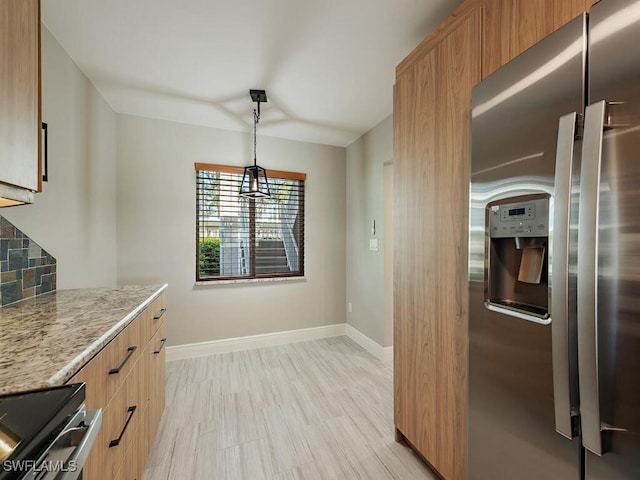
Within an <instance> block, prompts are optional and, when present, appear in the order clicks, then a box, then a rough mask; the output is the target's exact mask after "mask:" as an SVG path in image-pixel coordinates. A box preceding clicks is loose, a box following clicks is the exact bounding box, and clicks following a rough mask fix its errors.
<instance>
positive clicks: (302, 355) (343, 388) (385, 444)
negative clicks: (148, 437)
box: [143, 337, 436, 480]
mask: <svg viewBox="0 0 640 480" xmlns="http://www.w3.org/2000/svg"><path fill="white" fill-rule="evenodd" d="M392 373H393V372H392V364H391V363H382V362H380V361H379V360H377V359H375V358H374V357H372V356H371V355H369V354H368V353H367V352H365V351H364V350H363V349H362V348H360V347H359V346H358V345H357V344H355V343H354V342H353V341H351V340H350V339H349V338H347V337H334V338H329V339H323V340H316V341H311V342H303V343H296V344H291V345H285V346H279V347H271V348H262V349H257V350H250V351H245V352H235V353H227V354H221V355H212V356H209V357H202V358H197V359H189V360H180V361H175V362H169V363H168V364H167V406H166V409H165V412H164V415H163V418H162V423H161V425H160V429H159V431H158V435H157V437H156V440H155V443H154V445H153V448H152V450H151V454H150V457H149V460H148V462H147V468H146V470H145V472H144V477H143V480H163V479H181V480H182V479H185V480H186V479H198V480H199V479H220V480H223V479H227V480H231V479H239V480H259V479H274V480H275V479H278V480H285V479H286V480H290V479H292V480H293V479H332V480H333V479H340V480H343V479H374V480H385V479H411V480H414V479H435V478H436V477H435V476H434V475H433V474H432V473H431V472H430V471H429V470H428V469H427V467H426V466H424V465H423V464H422V462H421V461H420V460H419V459H418V458H417V456H416V455H415V454H414V453H413V452H412V451H411V450H409V449H408V448H406V447H404V446H402V445H400V444H398V443H396V442H395V441H394V426H393V387H392V384H393V382H392Z"/></svg>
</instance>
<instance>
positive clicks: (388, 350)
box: [345, 325, 393, 362]
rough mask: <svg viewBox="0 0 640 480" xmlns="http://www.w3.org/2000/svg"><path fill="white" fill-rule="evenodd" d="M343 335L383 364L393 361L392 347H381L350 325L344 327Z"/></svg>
mask: <svg viewBox="0 0 640 480" xmlns="http://www.w3.org/2000/svg"><path fill="white" fill-rule="evenodd" d="M345 334H346V335H347V337H349V338H350V339H351V340H353V341H354V342H356V343H357V344H358V345H360V346H361V347H362V348H364V349H365V350H366V351H367V352H369V353H370V354H371V355H373V356H374V357H376V358H377V359H379V360H382V361H383V362H389V361H391V360H393V347H383V346H382V345H380V344H379V343H377V342H375V341H373V340H371V339H370V338H369V337H367V336H366V335H365V334H364V333H362V332H361V331H360V330H357V329H356V328H354V327H352V326H351V325H347V326H346V332H345Z"/></svg>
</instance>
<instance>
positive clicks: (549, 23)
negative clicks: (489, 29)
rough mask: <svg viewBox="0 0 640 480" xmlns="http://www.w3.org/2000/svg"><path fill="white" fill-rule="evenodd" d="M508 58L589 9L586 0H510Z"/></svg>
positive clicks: (516, 54)
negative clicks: (510, 27) (510, 45)
mask: <svg viewBox="0 0 640 480" xmlns="http://www.w3.org/2000/svg"><path fill="white" fill-rule="evenodd" d="M511 2H512V6H511V8H512V9H513V23H512V30H511V44H512V49H511V58H513V57H516V56H518V55H519V54H520V53H522V52H524V51H525V50H526V49H527V48H529V47H531V46H533V45H534V44H536V43H537V42H539V41H540V40H542V39H543V38H544V37H546V36H547V35H549V34H550V33H551V32H553V31H555V30H557V29H558V28H560V27H561V26H563V25H565V24H566V23H568V22H569V21H570V20H572V19H574V18H575V17H576V16H578V15H579V14H580V13H581V12H585V11H587V9H588V6H589V5H588V4H589V3H591V2H585V0H526V1H523V0H511Z"/></svg>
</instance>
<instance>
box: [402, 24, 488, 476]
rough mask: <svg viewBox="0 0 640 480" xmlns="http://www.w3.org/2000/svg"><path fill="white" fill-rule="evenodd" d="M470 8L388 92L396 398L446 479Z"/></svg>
mask: <svg viewBox="0 0 640 480" xmlns="http://www.w3.org/2000/svg"><path fill="white" fill-rule="evenodd" d="M480 28H481V13H480V12H479V11H476V12H474V13H472V14H470V15H468V16H467V17H466V18H463V19H460V20H459V24H458V25H457V26H456V27H455V28H454V29H453V30H452V31H451V33H450V34H448V35H447V36H446V38H444V39H443V40H442V41H441V42H440V43H438V44H437V45H435V46H434V48H433V49H432V50H431V51H429V52H428V53H426V54H425V55H424V56H423V57H422V58H421V59H419V60H418V61H416V62H415V63H414V64H413V65H412V66H411V68H408V69H406V70H405V71H404V72H403V73H402V75H399V76H398V78H397V81H396V86H395V95H394V150H395V154H394V156H395V158H394V182H395V184H394V192H395V194H394V195H395V205H394V228H395V232H396V233H395V237H394V238H395V239H396V240H394V250H395V252H394V318H395V322H394V392H395V398H394V402H395V403H394V404H395V424H396V429H397V433H398V437H399V438H403V437H404V438H406V439H407V440H408V441H409V443H411V444H412V445H413V446H414V447H415V448H416V450H417V451H418V452H420V453H421V455H422V456H423V457H424V458H426V459H427V461H428V462H429V463H430V464H431V465H432V466H433V467H434V468H435V469H436V470H437V471H438V472H439V473H440V474H441V475H442V476H444V477H445V478H450V479H463V478H465V476H466V470H465V468H466V428H467V425H466V423H467V422H466V418H467V417H466V391H467V376H466V372H467V320H466V318H467V315H466V309H467V301H466V299H467V288H466V277H465V278H462V276H463V275H464V272H465V271H466V263H467V223H468V220H467V217H468V216H467V203H468V189H469V187H468V185H469V162H468V157H469V143H470V141H469V138H470V137H469V134H470V129H469V125H470V108H471V87H472V86H473V85H474V84H476V83H477V82H478V81H480V77H481V64H480V58H481V50H480V45H481V41H480V38H481V30H480Z"/></svg>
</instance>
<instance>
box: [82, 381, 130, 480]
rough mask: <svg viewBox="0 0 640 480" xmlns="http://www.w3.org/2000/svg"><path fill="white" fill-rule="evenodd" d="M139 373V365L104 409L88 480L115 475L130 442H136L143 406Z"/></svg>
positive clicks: (92, 453)
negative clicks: (140, 401) (140, 400)
mask: <svg viewBox="0 0 640 480" xmlns="http://www.w3.org/2000/svg"><path fill="white" fill-rule="evenodd" d="M139 378H140V372H139V370H138V369H137V368H136V369H134V371H133V372H131V374H130V375H129V376H128V377H127V380H126V381H125V383H124V384H123V385H122V386H121V387H120V389H119V390H118V391H117V392H116V394H115V396H114V397H113V399H112V400H111V402H109V404H108V405H107V407H106V408H105V410H104V413H103V417H102V428H101V430H100V433H99V434H98V438H97V439H96V442H95V444H94V445H93V448H92V450H91V455H90V456H89V461H88V462H87V477H86V478H88V479H91V480H94V479H105V480H107V479H108V480H111V479H113V478H115V474H116V473H117V472H118V470H119V468H120V465H121V464H122V462H123V461H124V457H125V455H126V453H127V450H128V449H129V448H130V445H132V446H135V444H136V443H137V442H132V441H131V440H132V439H133V438H135V437H136V431H137V430H138V429H139V427H140V423H141V422H140V416H141V414H142V407H141V406H140V405H139V404H138V400H139V388H138V383H139Z"/></svg>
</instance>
